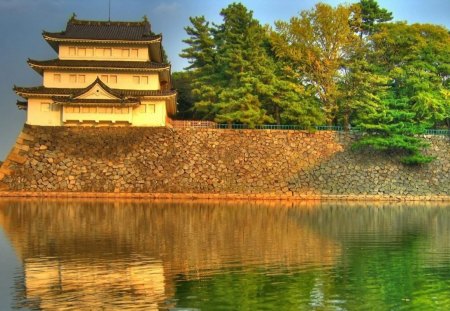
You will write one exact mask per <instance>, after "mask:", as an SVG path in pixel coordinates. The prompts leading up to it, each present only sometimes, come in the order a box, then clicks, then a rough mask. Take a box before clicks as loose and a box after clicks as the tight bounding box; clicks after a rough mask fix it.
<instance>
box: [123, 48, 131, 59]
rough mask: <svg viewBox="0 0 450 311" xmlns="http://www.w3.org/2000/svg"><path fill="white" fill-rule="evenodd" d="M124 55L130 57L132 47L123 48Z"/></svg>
mask: <svg viewBox="0 0 450 311" xmlns="http://www.w3.org/2000/svg"><path fill="white" fill-rule="evenodd" d="M122 57H127V58H128V57H130V49H122Z"/></svg>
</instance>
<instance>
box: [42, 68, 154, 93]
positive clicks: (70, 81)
mask: <svg viewBox="0 0 450 311" xmlns="http://www.w3.org/2000/svg"><path fill="white" fill-rule="evenodd" d="M55 75H59V76H60V80H58V79H57V78H55ZM97 77H99V78H100V80H102V81H103V82H104V83H105V84H106V85H108V86H109V87H111V88H113V89H128V90H130V89H135V90H159V89H160V84H159V75H158V73H142V72H141V73H121V72H111V71H109V72H96V73H92V72H72V71H71V72H64V71H54V70H49V71H45V72H44V77H43V84H44V86H45V87H56V88H84V87H86V86H88V85H89V84H91V83H92V82H94V81H95V79H97ZM134 77H139V79H138V80H139V83H137V81H136V78H134Z"/></svg>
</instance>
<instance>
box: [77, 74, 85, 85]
mask: <svg viewBox="0 0 450 311" xmlns="http://www.w3.org/2000/svg"><path fill="white" fill-rule="evenodd" d="M78 82H79V83H84V82H86V76H85V75H78Z"/></svg>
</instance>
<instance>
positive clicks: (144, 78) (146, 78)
mask: <svg viewBox="0 0 450 311" xmlns="http://www.w3.org/2000/svg"><path fill="white" fill-rule="evenodd" d="M141 83H142V84H148V77H147V76H142V77H141Z"/></svg>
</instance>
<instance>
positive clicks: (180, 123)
mask: <svg viewBox="0 0 450 311" xmlns="http://www.w3.org/2000/svg"><path fill="white" fill-rule="evenodd" d="M171 125H172V126H173V127H174V128H209V129H229V130H245V129H256V130H297V131H307V130H311V128H307V127H304V126H300V125H284V124H283V125H277V124H264V125H256V126H254V127H250V126H249V125H247V124H234V123H233V124H226V123H216V122H213V121H201V120H200V121H196V120H172V121H171ZM313 128H314V129H315V130H316V131H335V132H345V130H344V127H342V126H328V125H321V126H314V127H313ZM347 131H348V132H351V133H358V130H357V129H348V130H347ZM423 134H424V135H440V136H450V130H444V129H428V130H426V131H425V133H423Z"/></svg>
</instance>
